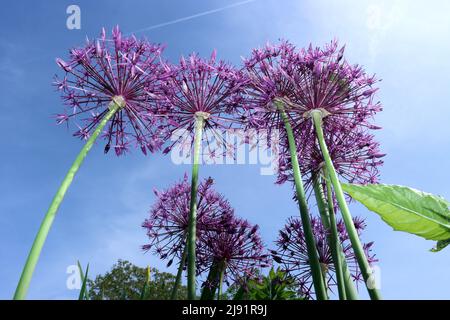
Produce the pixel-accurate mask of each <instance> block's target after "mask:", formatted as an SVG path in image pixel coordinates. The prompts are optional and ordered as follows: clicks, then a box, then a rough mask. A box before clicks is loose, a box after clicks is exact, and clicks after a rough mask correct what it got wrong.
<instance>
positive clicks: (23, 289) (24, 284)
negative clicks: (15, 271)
mask: <svg viewBox="0 0 450 320" xmlns="http://www.w3.org/2000/svg"><path fill="white" fill-rule="evenodd" d="M124 103H125V102H124V100H123V98H121V97H114V98H113V101H111V103H110V104H109V111H108V112H107V113H106V115H105V116H104V117H103V119H102V120H101V121H100V123H99V124H98V126H97V128H96V129H95V131H94V132H93V133H92V135H91V137H90V138H89V140H88V141H87V142H86V144H85V145H84V146H83V149H81V151H80V153H79V154H78V156H77V157H76V159H75V161H74V162H73V164H72V166H71V167H70V169H69V171H68V172H67V174H66V176H65V178H64V180H63V182H62V183H61V185H60V187H59V189H58V191H57V192H56V195H55V197H54V198H53V200H52V202H51V204H50V207H49V208H48V211H47V213H46V214H45V217H44V219H43V220H42V223H41V226H40V228H39V231H38V233H37V235H36V238H35V239H34V242H33V246H32V247H31V250H30V253H29V254H28V258H27V261H26V262H25V266H24V268H23V271H22V275H21V276H20V280H19V283H18V285H17V288H16V292H15V293H14V300H23V299H25V298H26V295H27V291H28V287H29V286H30V282H31V278H32V276H33V272H34V269H35V268H36V264H37V262H38V260H39V256H40V254H41V251H42V247H43V246H44V243H45V240H46V239H47V235H48V233H49V231H50V228H51V226H52V224H53V220H54V219H55V216H56V212H57V211H58V208H59V206H60V204H61V202H62V201H63V199H64V195H65V194H66V191H67V189H69V186H70V184H71V183H72V181H73V178H74V177H75V174H76V173H77V171H78V169H79V168H80V166H81V164H82V163H83V161H84V158H85V157H86V155H87V154H88V152H89V150H90V149H91V148H92V146H93V144H94V142H95V140H97V138H98V136H99V135H100V133H101V132H102V130H103V128H104V127H105V125H106V124H107V123H108V121H109V120H110V119H111V118H112V117H113V116H114V114H115V113H116V112H117V111H118V110H119V109H120V108H121V107H123V106H124Z"/></svg>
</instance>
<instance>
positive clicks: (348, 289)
mask: <svg viewBox="0 0 450 320" xmlns="http://www.w3.org/2000/svg"><path fill="white" fill-rule="evenodd" d="M324 175H325V184H326V188H327V198H328V199H327V203H328V212H329V214H330V224H331V227H332V228H331V235H332V237H333V238H334V239H336V240H335V241H336V243H337V244H338V246H337V249H338V254H339V256H338V259H339V263H340V265H341V270H342V277H343V280H344V285H345V295H346V298H347V299H348V300H358V299H359V297H358V292H357V291H356V287H355V284H354V283H353V281H352V276H351V274H350V270H349V269H348V265H347V261H346V258H345V254H344V250H343V249H342V245H341V244H340V242H339V234H338V230H337V223H336V214H335V212H334V205H333V190H332V189H331V183H330V181H329V180H330V178H329V177H328V174H327V173H326V170H324Z"/></svg>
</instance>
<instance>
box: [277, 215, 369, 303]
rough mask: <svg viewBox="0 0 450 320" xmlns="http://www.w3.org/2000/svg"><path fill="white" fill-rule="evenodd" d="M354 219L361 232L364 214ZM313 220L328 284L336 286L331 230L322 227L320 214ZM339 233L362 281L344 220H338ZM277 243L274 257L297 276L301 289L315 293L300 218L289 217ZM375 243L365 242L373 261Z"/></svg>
mask: <svg viewBox="0 0 450 320" xmlns="http://www.w3.org/2000/svg"><path fill="white" fill-rule="evenodd" d="M354 223H355V225H356V224H358V232H359V233H361V231H362V230H363V229H364V227H365V223H364V220H363V219H362V218H355V219H354ZM311 224H312V226H313V233H314V238H315V241H316V245H317V252H318V254H319V262H320V264H321V267H322V270H323V271H325V272H326V276H327V285H328V287H329V288H330V290H332V289H333V286H335V285H336V279H335V274H334V272H335V268H334V264H333V259H332V253H331V248H330V247H329V245H328V240H327V236H328V231H327V230H326V229H325V228H324V227H323V225H322V223H321V221H320V219H318V218H315V217H313V218H311ZM338 233H339V234H338V236H339V240H340V243H341V246H342V249H343V252H344V255H345V258H346V262H347V265H348V267H349V270H350V273H351V275H352V277H353V279H354V280H355V281H359V280H361V281H362V276H361V272H360V270H359V267H358V263H357V261H356V257H355V255H354V253H353V249H352V246H351V243H350V240H349V237H348V234H347V232H346V230H345V227H344V226H343V222H342V221H339V222H338ZM275 243H276V245H277V249H276V250H273V251H272V257H273V260H274V261H276V262H277V263H279V264H281V265H282V268H283V269H284V270H285V271H286V272H288V273H289V274H290V275H291V276H292V277H294V278H295V279H296V281H297V283H298V284H299V286H300V291H301V292H300V293H301V294H303V295H305V296H307V297H309V298H311V297H312V296H313V284H312V274H311V269H310V266H309V260H308V253H307V250H306V242H305V237H304V233H303V228H302V224H301V222H300V220H299V219H297V218H289V219H288V220H287V223H286V225H285V226H284V228H283V229H282V230H280V231H279V237H278V239H277V240H276V242H275ZM372 245H373V242H370V243H367V244H364V249H365V252H366V255H367V257H368V260H369V262H370V263H373V262H376V261H377V260H376V259H375V256H374V255H373V254H372V253H371V247H372Z"/></svg>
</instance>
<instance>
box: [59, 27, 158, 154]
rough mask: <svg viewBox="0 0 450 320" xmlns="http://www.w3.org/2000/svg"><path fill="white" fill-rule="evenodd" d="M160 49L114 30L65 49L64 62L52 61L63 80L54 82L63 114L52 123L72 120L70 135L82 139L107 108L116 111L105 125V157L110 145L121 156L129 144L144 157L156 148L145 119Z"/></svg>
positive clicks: (151, 105) (151, 102)
mask: <svg viewBox="0 0 450 320" xmlns="http://www.w3.org/2000/svg"><path fill="white" fill-rule="evenodd" d="M162 51H163V47H162V46H161V45H157V44H152V43H150V42H148V41H146V40H138V39H136V38H135V37H134V36H131V37H123V36H122V34H121V32H120V30H119V28H118V27H116V28H114V30H113V32H112V39H107V38H106V33H105V30H104V29H103V30H102V33H101V35H100V38H98V39H95V40H92V41H90V40H88V41H87V44H86V45H85V46H84V47H82V48H74V49H72V50H71V51H70V58H69V60H67V61H64V60H62V59H59V58H58V59H57V60H56V62H57V64H58V65H59V66H60V67H61V68H62V69H63V71H64V72H65V75H64V77H63V78H59V77H56V78H55V82H54V84H55V86H56V87H57V89H58V90H59V91H61V94H62V97H63V99H64V102H65V105H66V107H67V109H66V111H65V112H64V113H60V114H58V115H56V120H57V123H58V124H62V123H68V121H69V119H75V118H76V119H78V122H77V123H76V125H77V126H78V130H77V131H76V132H75V133H74V136H76V137H79V138H82V139H84V140H87V139H88V138H89V137H90V134H91V133H92V131H93V130H95V128H96V127H97V125H98V124H99V123H100V121H101V120H102V119H103V118H104V117H105V115H106V114H107V113H108V111H109V107H110V104H111V103H112V102H113V103H118V104H120V109H119V110H118V111H117V112H116V113H115V114H114V116H113V118H112V119H111V121H110V123H109V124H107V127H106V132H104V135H103V136H104V138H105V140H106V146H105V153H106V152H108V151H109V150H110V148H111V147H112V148H113V149H114V150H115V152H116V154H117V155H121V154H123V153H124V152H126V151H127V150H128V148H129V145H130V143H135V144H136V145H137V146H138V147H140V148H141V150H142V152H143V153H144V154H146V153H147V150H149V151H150V152H153V151H155V150H157V149H158V148H159V147H160V145H161V143H162V141H161V140H160V139H159V138H158V136H157V135H156V134H155V133H154V126H153V124H154V121H155V119H153V118H152V117H150V116H149V115H151V114H152V113H153V109H154V104H155V102H156V100H157V97H158V94H159V81H160V80H161V79H162V78H164V74H165V72H166V71H165V70H164V68H163V67H162V65H161V63H160V55H161V53H162Z"/></svg>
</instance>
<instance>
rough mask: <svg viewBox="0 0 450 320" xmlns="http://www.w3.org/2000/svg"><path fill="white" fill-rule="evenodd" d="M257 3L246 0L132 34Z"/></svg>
mask: <svg viewBox="0 0 450 320" xmlns="http://www.w3.org/2000/svg"><path fill="white" fill-rule="evenodd" d="M255 1H256V0H246V1H241V2H236V3H233V4H230V5H227V6H224V7H220V8H217V9H212V10H207V11H203V12H199V13H196V14H193V15H190V16H186V17H182V18H178V19H175V20H170V21H166V22H162V23H158V24H155V25H152V26H149V27H145V28H142V29H138V30H135V31H132V32H130V33H140V32H145V31H150V30H154V29H159V28H162V27H167V26H170V25H173V24H177V23H180V22H185V21H189V20H192V19H197V18H200V17H204V16H208V15H211V14H214V13H218V12H222V11H225V10H228V9H231V8H236V7H239V6H242V5H245V4H248V3H250V2H255Z"/></svg>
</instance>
